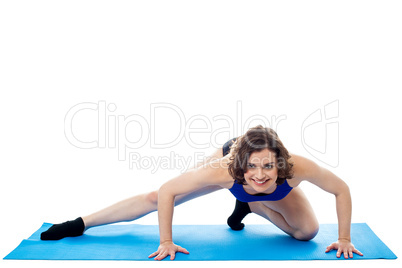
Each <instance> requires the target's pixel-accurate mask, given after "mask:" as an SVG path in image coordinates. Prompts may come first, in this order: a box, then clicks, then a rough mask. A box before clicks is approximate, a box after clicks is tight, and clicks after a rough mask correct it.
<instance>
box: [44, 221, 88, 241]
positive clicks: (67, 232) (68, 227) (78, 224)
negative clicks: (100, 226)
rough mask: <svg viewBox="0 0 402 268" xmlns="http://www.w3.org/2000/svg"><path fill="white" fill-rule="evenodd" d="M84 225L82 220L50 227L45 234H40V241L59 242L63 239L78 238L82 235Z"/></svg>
mask: <svg viewBox="0 0 402 268" xmlns="http://www.w3.org/2000/svg"><path fill="white" fill-rule="evenodd" d="M84 229H85V224H84V221H83V220H82V218H81V217H80V218H77V219H75V220H73V221H66V222H63V223H60V224H54V225H52V226H51V227H50V228H49V229H48V230H47V231H46V232H43V233H41V235H40V239H41V240H60V239H62V238H64V237H75V236H80V235H82V234H83V233H84Z"/></svg>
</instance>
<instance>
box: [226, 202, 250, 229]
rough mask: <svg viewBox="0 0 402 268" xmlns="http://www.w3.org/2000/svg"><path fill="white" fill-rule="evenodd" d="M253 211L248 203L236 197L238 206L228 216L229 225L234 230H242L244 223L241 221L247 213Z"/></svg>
mask: <svg viewBox="0 0 402 268" xmlns="http://www.w3.org/2000/svg"><path fill="white" fill-rule="evenodd" d="M249 213H251V210H250V206H249V205H248V203H245V202H241V201H239V200H237V199H236V206H235V209H234V211H233V213H232V215H231V216H230V217H229V218H228V225H229V226H230V228H232V230H235V231H240V230H242V229H243V228H244V223H241V221H242V220H243V218H244V217H246V215H247V214H249Z"/></svg>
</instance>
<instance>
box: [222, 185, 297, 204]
mask: <svg viewBox="0 0 402 268" xmlns="http://www.w3.org/2000/svg"><path fill="white" fill-rule="evenodd" d="M292 189H293V188H292V187H290V186H289V184H288V181H287V180H285V182H284V183H283V184H281V185H278V186H277V187H276V189H275V191H274V192H273V193H270V194H256V195H251V194H248V193H247V192H246V191H245V190H244V188H243V185H241V184H238V183H236V182H235V183H234V184H233V186H232V188H230V189H229V191H230V192H231V193H232V194H233V195H234V196H235V197H236V199H237V200H239V201H241V202H256V201H278V200H281V199H283V198H284V197H285V196H287V195H288V193H290V191H292Z"/></svg>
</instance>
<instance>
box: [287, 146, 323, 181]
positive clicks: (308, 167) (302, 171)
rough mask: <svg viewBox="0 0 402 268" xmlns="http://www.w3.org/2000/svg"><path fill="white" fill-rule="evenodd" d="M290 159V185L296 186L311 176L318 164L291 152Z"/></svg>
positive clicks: (316, 170)
mask: <svg viewBox="0 0 402 268" xmlns="http://www.w3.org/2000/svg"><path fill="white" fill-rule="evenodd" d="M291 161H292V163H293V178H292V179H291V180H289V185H290V186H291V187H296V186H297V185H299V184H300V183H301V182H302V181H303V180H305V179H307V178H309V177H311V176H313V175H314V174H315V173H316V172H318V170H319V169H320V166H319V165H317V164H316V163H315V162H314V161H312V160H310V159H308V158H306V157H304V156H301V155H297V154H293V153H292V154H291Z"/></svg>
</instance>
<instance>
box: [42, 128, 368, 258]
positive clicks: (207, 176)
mask: <svg viewBox="0 0 402 268" xmlns="http://www.w3.org/2000/svg"><path fill="white" fill-rule="evenodd" d="M302 181H309V182H311V183H313V184H315V185H317V186H318V187H320V188H322V189H323V190H325V191H327V192H330V193H332V194H334V195H335V196H336V209H337V214H338V226H339V232H338V233H339V238H338V241H337V242H334V243H332V244H331V245H330V246H328V247H327V249H326V252H329V251H330V250H333V249H335V250H338V252H337V257H338V258H339V257H340V256H341V254H342V253H343V255H344V257H345V258H349V257H350V258H352V257H353V253H356V254H359V255H362V253H361V252H360V251H358V250H357V249H355V247H354V246H353V244H352V243H351V237H350V226H351V210H352V208H351V197H350V192H349V188H348V186H347V185H346V183H345V182H343V181H342V180H341V179H340V178H338V177H337V176H336V175H334V174H333V173H331V172H330V171H329V170H327V169H325V168H323V167H320V166H318V165H317V164H316V163H314V162H312V161H310V160H308V159H306V158H304V157H301V156H297V155H294V154H293V155H290V154H289V153H288V151H287V150H286V148H285V147H284V146H283V144H282V142H281V140H280V139H279V137H278V135H277V134H276V132H275V131H273V130H272V129H269V128H263V127H262V126H257V127H254V128H251V129H249V130H248V131H247V132H246V133H245V134H244V135H243V136H240V137H238V138H237V139H233V140H230V141H229V142H227V143H226V144H225V145H224V146H223V149H222V150H218V151H217V152H215V154H214V155H213V156H211V157H210V158H209V160H208V161H207V163H206V164H204V165H200V166H198V167H195V168H193V169H191V170H189V171H187V172H185V173H184V174H181V175H180V176H178V177H176V178H173V179H172V180H170V181H168V182H166V183H165V184H164V185H162V187H161V188H160V189H159V191H155V192H151V193H147V194H143V195H138V196H135V197H132V198H129V199H127V200H124V201H122V202H119V203H117V204H115V205H113V206H111V207H108V208H106V209H104V210H101V211H99V212H96V213H94V214H92V215H89V216H86V217H82V218H81V217H80V218H77V219H76V220H74V221H68V222H65V223H62V224H56V225H53V226H52V227H50V228H49V230H48V231H46V232H44V233H42V235H41V239H43V240H56V239H61V238H63V237H66V236H79V235H81V234H82V233H83V232H84V231H85V230H86V229H88V228H91V227H94V226H99V225H103V224H109V223H114V222H121V221H131V220H135V219H138V218H140V217H142V216H144V215H146V214H148V213H150V212H153V211H156V210H158V219H159V232H160V246H159V248H158V250H157V251H156V252H154V253H152V254H151V255H150V256H149V257H150V258H151V257H155V260H162V259H164V258H166V257H167V256H168V255H170V258H171V259H172V260H173V259H174V258H175V254H176V252H182V253H186V254H188V251H187V250H186V249H184V248H182V247H180V246H178V245H175V244H174V243H173V241H172V218H173V209H174V206H175V205H178V204H181V203H183V202H186V201H188V200H191V199H193V198H196V197H199V196H202V195H205V194H208V193H211V192H214V191H216V190H219V189H224V188H225V189H229V190H230V191H231V192H232V194H233V195H234V196H235V197H236V198H237V200H236V207H235V210H234V212H233V214H232V215H231V216H230V217H229V219H228V224H229V226H230V227H231V228H232V229H234V230H241V229H242V228H243V227H244V224H242V223H241V220H242V219H243V218H244V217H245V216H246V215H247V214H248V213H250V212H253V213H256V214H258V215H260V216H262V217H264V218H266V219H268V220H269V221H271V222H272V223H273V224H275V225H276V226H277V227H278V228H280V229H281V230H283V231H284V232H285V233H287V234H289V235H290V236H292V237H294V238H295V239H298V240H310V239H312V238H314V237H315V235H316V234H317V232H318V228H319V225H318V221H317V219H316V217H315V215H314V212H313V209H312V207H311V205H310V203H309V202H308V200H307V198H306V196H305V195H304V194H303V192H302V190H301V189H300V188H299V187H298V185H299V184H300V183H301V182H302Z"/></svg>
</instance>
